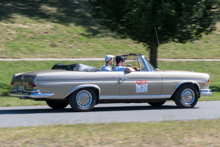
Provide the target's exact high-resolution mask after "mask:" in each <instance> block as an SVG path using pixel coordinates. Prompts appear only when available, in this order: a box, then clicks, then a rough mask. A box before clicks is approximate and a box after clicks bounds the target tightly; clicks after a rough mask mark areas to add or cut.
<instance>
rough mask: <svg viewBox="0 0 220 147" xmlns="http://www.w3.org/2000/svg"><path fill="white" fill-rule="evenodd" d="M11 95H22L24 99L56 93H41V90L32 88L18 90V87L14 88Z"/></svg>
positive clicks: (49, 95)
mask: <svg viewBox="0 0 220 147" xmlns="http://www.w3.org/2000/svg"><path fill="white" fill-rule="evenodd" d="M9 95H10V96H14V97H20V98H22V99H25V98H33V99H37V98H47V97H51V96H53V95H54V93H41V92H40V91H39V90H32V91H24V92H23V91H17V89H13V90H11V91H10V93H9Z"/></svg>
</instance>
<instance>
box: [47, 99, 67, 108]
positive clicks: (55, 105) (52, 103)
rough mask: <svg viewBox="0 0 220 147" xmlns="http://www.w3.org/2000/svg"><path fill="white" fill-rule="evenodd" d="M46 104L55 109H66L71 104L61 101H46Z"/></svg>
mask: <svg viewBox="0 0 220 147" xmlns="http://www.w3.org/2000/svg"><path fill="white" fill-rule="evenodd" d="M46 103H47V105H48V106H49V107H51V108H53V109H64V108H65V107H66V106H67V105H68V104H69V103H68V102H67V101H60V100H46Z"/></svg>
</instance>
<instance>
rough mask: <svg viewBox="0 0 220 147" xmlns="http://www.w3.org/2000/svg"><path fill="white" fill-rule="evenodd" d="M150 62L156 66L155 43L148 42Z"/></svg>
mask: <svg viewBox="0 0 220 147" xmlns="http://www.w3.org/2000/svg"><path fill="white" fill-rule="evenodd" d="M150 63H151V64H152V65H153V66H154V67H155V68H157V43H152V44H150Z"/></svg>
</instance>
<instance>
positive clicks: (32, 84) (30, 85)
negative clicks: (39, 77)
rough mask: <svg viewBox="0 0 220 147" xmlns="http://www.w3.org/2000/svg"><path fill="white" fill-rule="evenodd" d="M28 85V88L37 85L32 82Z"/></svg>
mask: <svg viewBox="0 0 220 147" xmlns="http://www.w3.org/2000/svg"><path fill="white" fill-rule="evenodd" d="M28 86H29V87H30V88H34V87H37V86H36V84H34V83H29V84H28Z"/></svg>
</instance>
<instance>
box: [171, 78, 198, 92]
mask: <svg viewBox="0 0 220 147" xmlns="http://www.w3.org/2000/svg"><path fill="white" fill-rule="evenodd" d="M186 83H190V84H196V85H197V86H198V89H200V86H199V84H198V83H197V82H196V81H184V82H181V83H179V84H178V85H177V86H176V88H175V89H174V91H173V93H172V94H171V95H173V94H174V92H175V91H176V90H177V88H179V87H180V86H181V85H183V84H186Z"/></svg>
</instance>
